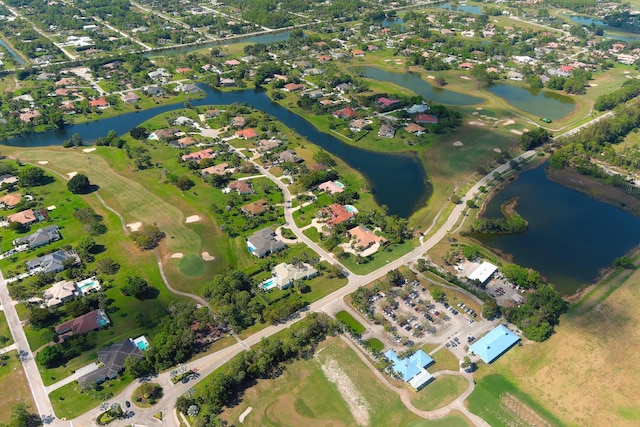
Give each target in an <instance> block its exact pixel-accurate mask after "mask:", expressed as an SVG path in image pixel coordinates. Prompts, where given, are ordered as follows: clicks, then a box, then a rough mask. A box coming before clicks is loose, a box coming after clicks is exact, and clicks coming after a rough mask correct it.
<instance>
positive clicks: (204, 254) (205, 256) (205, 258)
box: [201, 252, 216, 261]
mask: <svg viewBox="0 0 640 427" xmlns="http://www.w3.org/2000/svg"><path fill="white" fill-rule="evenodd" d="M201 255H202V260H203V261H213V260H214V259H216V257H214V256H213V255H209V252H202V254H201Z"/></svg>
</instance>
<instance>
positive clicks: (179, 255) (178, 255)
mask: <svg viewBox="0 0 640 427" xmlns="http://www.w3.org/2000/svg"><path fill="white" fill-rule="evenodd" d="M183 256H184V254H183V253H182V252H176V253H175V254H171V258H173V259H180V258H182V257H183Z"/></svg>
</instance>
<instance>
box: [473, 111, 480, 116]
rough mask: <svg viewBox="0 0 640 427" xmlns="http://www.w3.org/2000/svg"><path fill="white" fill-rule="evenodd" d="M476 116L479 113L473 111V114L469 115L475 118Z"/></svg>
mask: <svg viewBox="0 0 640 427" xmlns="http://www.w3.org/2000/svg"><path fill="white" fill-rule="evenodd" d="M478 114H480V113H478V112H477V111H474V112H473V113H471V115H472V116H477V115H478Z"/></svg>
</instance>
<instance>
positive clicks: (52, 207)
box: [47, 205, 56, 211]
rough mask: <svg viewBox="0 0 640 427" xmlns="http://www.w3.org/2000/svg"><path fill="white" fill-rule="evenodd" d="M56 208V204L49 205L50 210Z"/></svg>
mask: <svg viewBox="0 0 640 427" xmlns="http://www.w3.org/2000/svg"><path fill="white" fill-rule="evenodd" d="M55 208H56V205H51V206H47V210H48V211H52V210H54V209H55Z"/></svg>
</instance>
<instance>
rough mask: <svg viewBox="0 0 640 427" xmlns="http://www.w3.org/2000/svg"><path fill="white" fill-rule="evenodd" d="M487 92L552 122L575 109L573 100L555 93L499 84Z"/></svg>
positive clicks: (490, 87)
mask: <svg viewBox="0 0 640 427" xmlns="http://www.w3.org/2000/svg"><path fill="white" fill-rule="evenodd" d="M487 90H488V91H489V92H491V93H492V94H494V95H495V96H498V97H500V98H502V99H504V100H505V101H507V102H508V103H509V104H511V105H513V106H514V107H516V108H518V109H519V110H522V111H524V112H527V113H529V114H533V115H536V116H541V117H548V118H550V119H552V120H559V119H561V118H563V117H564V116H566V115H567V114H569V113H571V112H572V111H573V109H574V108H575V103H574V102H573V100H572V99H571V98H569V97H568V96H564V95H560V94H559V93H555V92H549V91H545V90H540V89H530V88H526V87H522V86H517V85H513V84H508V83H497V84H494V85H491V86H489V87H488V88H487Z"/></svg>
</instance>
